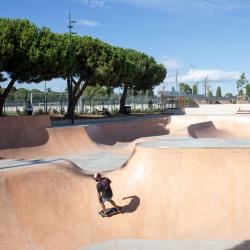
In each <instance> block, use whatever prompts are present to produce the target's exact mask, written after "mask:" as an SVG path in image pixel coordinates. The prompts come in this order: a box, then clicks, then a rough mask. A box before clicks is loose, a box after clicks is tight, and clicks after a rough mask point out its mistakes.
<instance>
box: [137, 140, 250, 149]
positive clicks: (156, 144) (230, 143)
mask: <svg viewBox="0 0 250 250" xmlns="http://www.w3.org/2000/svg"><path fill="white" fill-rule="evenodd" d="M137 145H138V146H141V147H147V148H250V139H228V138H227V139H218V138H202V139H199V140H197V139H180V138H178V139H167V140H166V139H165V140H159V141H153V142H142V143H138V144H137Z"/></svg>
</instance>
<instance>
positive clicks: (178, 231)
mask: <svg viewBox="0 0 250 250" xmlns="http://www.w3.org/2000/svg"><path fill="white" fill-rule="evenodd" d="M236 117H237V118H236ZM249 122H250V117H247V116H200V117H197V116H178V117H177V116H175V117H174V116H173V117H156V118H155V119H153V118H152V119H147V120H137V121H131V122H117V123H114V124H94V125H89V126H82V127H81V126H78V127H67V128H52V127H51V123H50V122H49V120H48V118H47V117H44V118H43V117H39V118H37V117H32V118H28V119H27V120H26V119H25V118H22V119H20V120H19V119H18V118H15V119H9V120H8V119H4V120H0V126H1V128H3V130H4V132H0V158H2V161H3V162H4V161H6V160H8V159H14V160H16V162H19V160H21V162H22V161H23V165H25V166H20V167H18V166H16V167H15V168H11V163H10V162H9V163H8V164H10V165H9V167H10V168H9V169H5V170H4V171H1V172H0V218H1V223H0V244H1V248H3V249H7V250H9V249H10V250H12V249H22V250H23V249H24V250H25V249H29V250H30V249H32V250H33V249H46V250H54V249H59V250H61V249H62V250H63V249H65V250H71V249H72V250H73V249H79V248H80V249H81V248H85V247H89V246H92V245H93V244H96V243H98V242H105V241H109V243H107V244H111V245H112V242H111V243H110V240H114V239H121V238H125V239H126V238H127V239H142V238H143V239H151V240H156V241H158V240H159V239H165V240H170V241H172V240H173V241H174V240H177V239H178V240H184V239H185V240H200V241H201V243H202V242H206V241H208V242H211V241H213V240H214V239H221V240H230V241H231V240H237V241H241V240H242V239H249V237H250V228H249V224H250V214H249V210H250V201H249V199H247V197H249V196H250V191H249V190H250V181H249V180H250V168H249V157H250V147H248V146H246V144H245V145H243V147H242V143H246V141H247V140H249V139H250V132H249ZM22 127H24V128H23V129H22ZM208 137H209V138H208ZM162 138H164V139H162ZM203 138H205V139H203ZM206 138H208V139H206ZM211 138H213V139H211ZM157 141H158V142H157ZM199 141H200V142H199ZM216 141H217V142H216ZM218 142H220V143H219V145H220V146H219V147H218ZM171 143H172V146H171V147H168V146H166V145H167V144H169V145H170V144H171ZM209 143H210V145H212V146H210V147H207V146H206V145H208V144H209ZM182 144H185V145H187V146H186V147H182ZM216 144H217V146H214V145H216ZM145 145H146V146H145ZM164 145H165V146H164ZM192 145H195V147H192ZM202 145H203V146H202ZM228 145H233V147H232V146H228ZM116 157H117V158H116ZM53 159H54V160H53ZM57 159H58V160H57ZM61 159H63V160H61ZM102 160H103V161H102ZM29 161H30V163H31V164H30V166H29ZM36 161H37V162H36ZM46 161H47V162H46ZM109 161H110V164H109ZM116 161H117V163H115V162H116ZM7 162H8V161H7ZM124 162H125V163H124ZM34 163H38V164H34ZM113 163H115V164H114V166H115V168H116V167H118V165H119V164H122V166H119V167H118V169H116V170H115V171H110V172H106V173H105V175H106V176H108V177H109V178H110V179H111V180H112V184H111V185H112V189H113V192H114V197H113V198H114V200H115V202H117V204H119V205H121V206H122V209H123V214H119V215H117V216H113V217H111V218H102V217H101V216H99V214H98V211H99V210H100V205H99V203H98V200H97V197H96V196H97V195H96V183H95V182H94V181H93V179H92V178H91V176H89V175H88V174H86V170H83V169H82V168H84V169H85V168H86V169H88V170H87V171H91V169H92V170H94V171H95V170H96V169H97V167H99V165H102V166H105V168H106V167H107V169H108V168H110V167H112V164H113ZM6 164H7V163H6ZM105 164H106V165H105ZM21 165H22V164H21ZM78 165H81V166H78ZM80 167H82V168H80ZM134 242H135V244H137V243H136V242H137V240H135V241H134ZM158 242H160V241H158ZM156 243H157V242H156ZM168 243H169V242H168ZM236 243H237V242H236ZM98 244H99V243H98ZM105 244H106V243H104V245H105ZM117 244H120V243H117ZM121 244H123V245H124V244H125V243H124V242H123V243H121ZM126 244H127V246H128V242H127V243H126ZM126 244H125V245H126ZM132 244H133V242H132ZM141 244H142V245H143V244H144V243H141ZM150 244H151V243H150V241H148V244H146V246H149V245H150ZM152 244H153V243H152ZM163 244H164V243H163ZM170 245H171V243H170ZM246 245H248V246H249V244H248V243H247V242H243V243H240V242H239V244H238V246H239V247H240V248H239V247H238V246H237V245H236V246H235V247H233V246H232V248H229V249H235V250H236V249H244V248H242V247H245V246H246ZM101 246H102V245H101ZM135 246H136V245H135ZM144 246H145V245H144ZM173 246H177V245H176V244H174V245H173ZM136 247H137V246H136ZM138 247H139V244H138ZM237 247H238V248H237ZM202 249H204V248H202Z"/></svg>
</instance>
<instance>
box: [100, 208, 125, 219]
mask: <svg viewBox="0 0 250 250" xmlns="http://www.w3.org/2000/svg"><path fill="white" fill-rule="evenodd" d="M104 211H105V212H106V214H104V213H103V211H100V212H99V214H100V215H101V216H102V217H111V216H113V215H115V214H119V213H121V212H122V211H119V210H117V208H115V207H111V208H106V209H105V210H104Z"/></svg>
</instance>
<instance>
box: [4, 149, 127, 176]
mask: <svg viewBox="0 0 250 250" xmlns="http://www.w3.org/2000/svg"><path fill="white" fill-rule="evenodd" d="M128 158H129V156H127V155H117V154H114V153H109V152H99V153H90V154H81V155H72V156H66V157H60V158H59V157H56V158H47V159H29V160H23V159H19V160H18V159H7V160H4V159H3V160H0V170H6V169H11V168H21V167H22V168H25V167H37V166H41V165H43V166H46V165H48V164H52V163H57V162H60V161H70V162H72V163H73V164H75V165H76V166H78V167H79V168H81V169H83V170H84V171H85V173H86V174H93V173H96V172H106V171H111V170H114V169H117V168H120V167H121V166H123V165H124V164H125V163H126V162H127V160H128Z"/></svg>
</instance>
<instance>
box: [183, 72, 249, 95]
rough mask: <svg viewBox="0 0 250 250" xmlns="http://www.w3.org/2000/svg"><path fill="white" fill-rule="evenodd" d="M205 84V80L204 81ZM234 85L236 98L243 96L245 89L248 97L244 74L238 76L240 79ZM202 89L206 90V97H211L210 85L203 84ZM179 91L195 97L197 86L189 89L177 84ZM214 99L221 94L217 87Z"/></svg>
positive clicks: (186, 86)
mask: <svg viewBox="0 0 250 250" xmlns="http://www.w3.org/2000/svg"><path fill="white" fill-rule="evenodd" d="M205 82H206V80H205ZM236 85H237V93H238V96H242V95H244V89H245V94H246V95H247V96H248V97H250V84H249V82H248V80H247V78H246V75H245V73H242V74H241V75H240V78H239V80H237V82H236ZM204 88H206V91H205V92H206V95H207V96H208V97H213V93H212V91H211V89H210V85H209V84H207V82H206V84H205V86H204ZM179 89H180V91H181V92H183V93H186V94H193V95H197V94H198V87H197V84H194V85H193V86H192V87H190V86H189V85H188V84H187V83H180V84H179ZM215 96H216V97H222V93H221V87H220V86H219V87H217V89H216V95H215ZM232 96H233V95H232V94H231V93H226V94H225V97H232Z"/></svg>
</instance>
